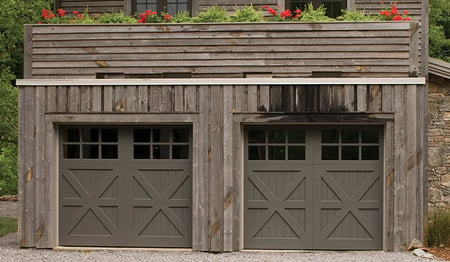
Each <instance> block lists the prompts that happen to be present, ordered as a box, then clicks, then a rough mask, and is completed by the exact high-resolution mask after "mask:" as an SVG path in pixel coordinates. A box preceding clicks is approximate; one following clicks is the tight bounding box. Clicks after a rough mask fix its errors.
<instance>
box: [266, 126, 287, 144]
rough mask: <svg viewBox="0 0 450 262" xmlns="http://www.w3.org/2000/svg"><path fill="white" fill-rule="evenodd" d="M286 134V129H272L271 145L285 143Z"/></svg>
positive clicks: (270, 131)
mask: <svg viewBox="0 0 450 262" xmlns="http://www.w3.org/2000/svg"><path fill="white" fill-rule="evenodd" d="M285 134H286V132H285V130H284V129H271V130H269V143H271V144H275V143H283V144H284V143H285V141H286V135H285Z"/></svg>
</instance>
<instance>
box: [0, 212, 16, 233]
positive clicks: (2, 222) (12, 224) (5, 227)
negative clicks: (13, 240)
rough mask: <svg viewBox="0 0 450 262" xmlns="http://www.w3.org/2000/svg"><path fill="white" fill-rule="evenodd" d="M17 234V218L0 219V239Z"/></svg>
mask: <svg viewBox="0 0 450 262" xmlns="http://www.w3.org/2000/svg"><path fill="white" fill-rule="evenodd" d="M15 232H17V218H14V217H0V237H2V236H5V235H7V234H11V233H15Z"/></svg>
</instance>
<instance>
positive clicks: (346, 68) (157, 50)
mask: <svg viewBox="0 0 450 262" xmlns="http://www.w3.org/2000/svg"><path fill="white" fill-rule="evenodd" d="M417 28H418V23H416V22H324V23H298V22H291V23H276V22H272V23H196V24H194V23H192V24H171V23H170V24H169V23H165V24H89V25H79V24H45V25H26V26H25V44H26V48H25V59H26V61H25V62H26V63H25V64H26V65H27V67H26V68H25V77H26V78H66V79H67V78H113V77H117V78H160V77H251V76H254V75H258V76H261V75H265V76H272V77H311V76H333V77H336V76H338V77H339V76H342V77H407V76H414V75H415V74H416V73H415V72H416V70H417V68H418V67H419V55H418V54H419V48H418V30H417Z"/></svg>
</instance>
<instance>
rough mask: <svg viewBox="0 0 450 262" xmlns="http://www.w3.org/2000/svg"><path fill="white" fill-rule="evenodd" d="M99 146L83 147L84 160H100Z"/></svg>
mask: <svg viewBox="0 0 450 262" xmlns="http://www.w3.org/2000/svg"><path fill="white" fill-rule="evenodd" d="M98 157H99V154H98V145H83V158H85V159H98Z"/></svg>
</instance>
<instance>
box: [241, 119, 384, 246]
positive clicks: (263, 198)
mask: <svg viewBox="0 0 450 262" xmlns="http://www.w3.org/2000/svg"><path fill="white" fill-rule="evenodd" d="M381 130H382V129H381V128H379V127H374V126H371V127H348V128H336V127H318V126H315V127H292V126H290V127H273V128H272V127H257V126H255V127H249V128H247V129H246V142H245V143H246V146H245V148H246V149H245V159H246V163H245V183H244V186H245V192H244V198H245V203H244V210H245V211H244V227H245V229H244V247H245V248H248V249H252V248H257V249H349V250H352V249H353V250H355V249H381V248H382V231H383V229H382V228H383V227H382V207H383V199H382V198H383V195H382V192H383V191H382V184H383V183H382V161H381V159H382V148H381V145H382V143H381V140H382V136H381V134H382V132H381Z"/></svg>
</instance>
